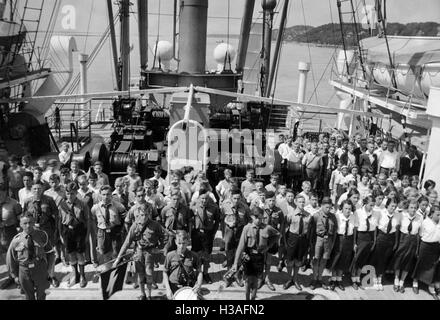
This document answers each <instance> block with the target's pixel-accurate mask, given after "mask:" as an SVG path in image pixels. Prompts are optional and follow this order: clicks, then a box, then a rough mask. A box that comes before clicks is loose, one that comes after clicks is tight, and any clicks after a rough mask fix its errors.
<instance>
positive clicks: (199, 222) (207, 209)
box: [191, 189, 220, 284]
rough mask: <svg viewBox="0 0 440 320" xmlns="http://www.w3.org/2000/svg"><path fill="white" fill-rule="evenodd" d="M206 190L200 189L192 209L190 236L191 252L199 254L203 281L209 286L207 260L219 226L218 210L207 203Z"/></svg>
mask: <svg viewBox="0 0 440 320" xmlns="http://www.w3.org/2000/svg"><path fill="white" fill-rule="evenodd" d="M207 191H208V190H206V189H200V195H199V199H198V201H197V203H196V205H195V206H194V207H193V209H192V210H193V213H194V229H193V231H192V234H191V240H192V241H191V242H192V248H191V250H192V251H194V252H196V253H197V254H199V257H200V259H201V263H202V264H203V279H204V280H205V282H206V283H208V284H211V283H212V280H211V277H210V276H209V274H208V269H209V258H210V255H211V253H212V247H213V244H214V238H215V234H216V232H217V230H218V226H219V224H220V210H219V208H218V207H217V205H215V204H211V203H210V202H209V195H208V192H207Z"/></svg>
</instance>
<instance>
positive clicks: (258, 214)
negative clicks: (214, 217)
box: [232, 208, 280, 300]
mask: <svg viewBox="0 0 440 320" xmlns="http://www.w3.org/2000/svg"><path fill="white" fill-rule="evenodd" d="M251 217H252V222H251V223H249V224H247V225H246V226H245V227H244V228H243V232H242V233H241V237H240V242H239V244H238V247H237V252H236V253H235V260H234V264H233V266H232V269H233V270H237V268H238V263H239V261H242V262H243V263H244V275H245V278H246V300H255V298H256V295H257V290H258V280H259V279H261V278H262V277H263V275H264V264H265V257H266V253H267V250H269V248H271V247H272V246H273V245H275V244H276V243H277V242H278V240H279V237H280V233H279V232H278V231H277V230H276V229H274V228H273V227H271V226H270V225H267V224H265V223H264V222H263V221H264V211H263V210H262V209H260V208H254V209H253V210H252V213H251ZM242 255H243V256H242Z"/></svg>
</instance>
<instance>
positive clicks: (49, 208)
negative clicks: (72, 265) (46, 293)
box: [23, 182, 60, 288]
mask: <svg viewBox="0 0 440 320" xmlns="http://www.w3.org/2000/svg"><path fill="white" fill-rule="evenodd" d="M23 212H26V213H30V214H31V215H32V216H33V217H34V223H35V224H34V226H35V229H38V230H41V231H44V232H46V234H47V236H48V237H49V240H48V241H49V246H50V247H51V248H52V247H53V246H54V245H55V244H56V243H57V242H58V239H59V229H58V207H57V205H56V204H55V201H53V199H52V198H51V197H48V196H45V195H44V194H43V185H42V184H41V182H37V183H35V184H34V185H33V186H32V197H31V198H29V199H27V200H26V202H25V203H24V206H23ZM47 267H48V273H49V278H50V281H51V283H52V286H53V287H54V288H58V287H59V285H60V282H59V281H58V279H57V278H55V253H54V250H53V251H51V252H48V253H47Z"/></svg>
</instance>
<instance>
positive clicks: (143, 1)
mask: <svg viewBox="0 0 440 320" xmlns="http://www.w3.org/2000/svg"><path fill="white" fill-rule="evenodd" d="M137 4H138V20H139V21H138V26H139V53H140V59H141V60H140V62H141V71H145V70H147V67H148V0H138V1H137Z"/></svg>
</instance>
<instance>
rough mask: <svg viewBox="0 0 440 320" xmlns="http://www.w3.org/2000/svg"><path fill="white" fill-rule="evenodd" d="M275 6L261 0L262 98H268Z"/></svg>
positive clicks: (274, 1)
mask: <svg viewBox="0 0 440 320" xmlns="http://www.w3.org/2000/svg"><path fill="white" fill-rule="evenodd" d="M276 5H277V1H276V0H262V1H261V6H262V7H263V38H264V39H263V41H264V42H263V50H262V52H261V57H262V58H263V66H262V70H261V76H262V79H261V94H262V96H264V97H269V95H270V92H268V84H269V73H270V54H271V48H272V27H273V15H274V10H275V7H276Z"/></svg>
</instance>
